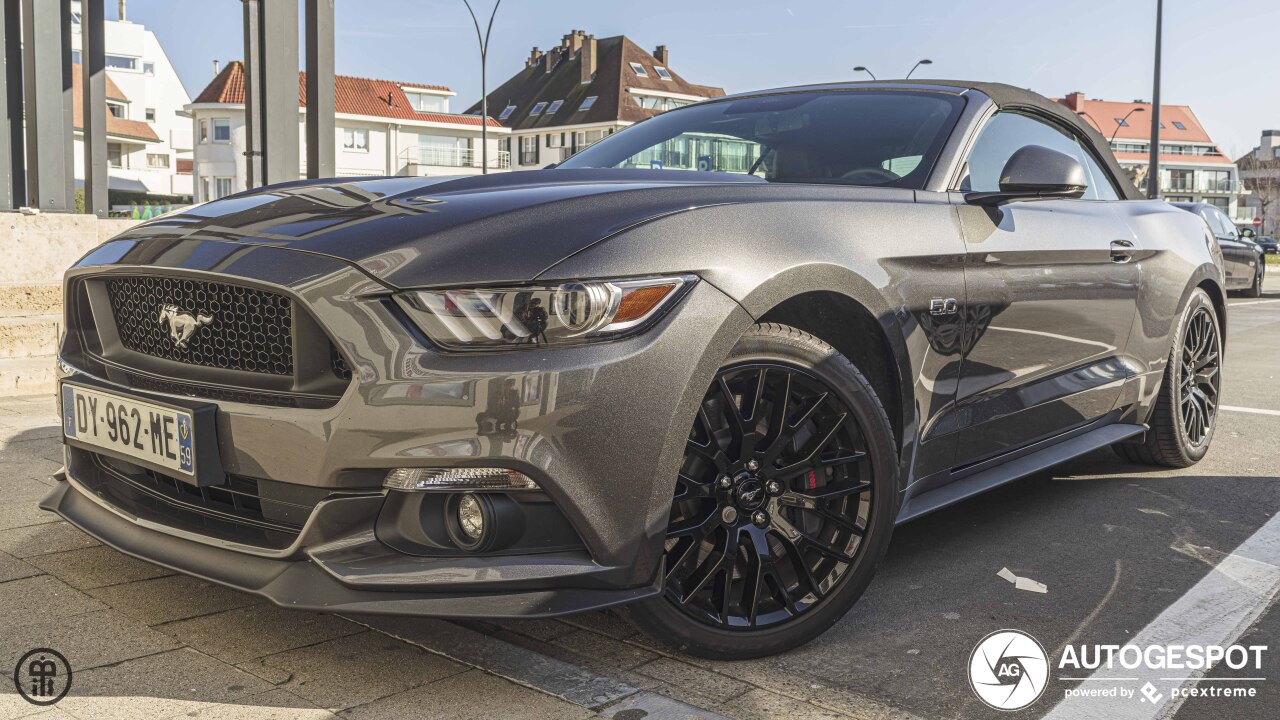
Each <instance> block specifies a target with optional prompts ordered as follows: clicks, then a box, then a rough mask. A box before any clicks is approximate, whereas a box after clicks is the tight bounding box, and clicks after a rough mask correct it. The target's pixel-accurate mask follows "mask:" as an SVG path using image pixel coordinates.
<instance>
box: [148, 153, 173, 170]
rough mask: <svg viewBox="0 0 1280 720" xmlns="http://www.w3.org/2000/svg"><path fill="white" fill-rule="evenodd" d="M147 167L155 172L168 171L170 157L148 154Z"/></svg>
mask: <svg viewBox="0 0 1280 720" xmlns="http://www.w3.org/2000/svg"><path fill="white" fill-rule="evenodd" d="M147 167H149V168H151V169H153V170H168V169H169V155H168V154H167V153H147Z"/></svg>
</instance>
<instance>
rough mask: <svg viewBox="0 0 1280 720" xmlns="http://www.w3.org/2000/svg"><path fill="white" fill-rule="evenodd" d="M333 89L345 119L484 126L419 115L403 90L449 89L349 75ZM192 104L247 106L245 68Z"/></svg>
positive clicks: (230, 67) (301, 94)
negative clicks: (376, 118) (361, 116)
mask: <svg viewBox="0 0 1280 720" xmlns="http://www.w3.org/2000/svg"><path fill="white" fill-rule="evenodd" d="M333 85H334V105H335V108H336V110H337V111H338V112H339V113H342V114H344V115H369V116H373V117H384V118H393V119H396V120H421V121H426V122H439V123H450V124H454V125H477V126H478V125H479V124H480V118H479V117H476V116H472V115H453V114H448V113H427V112H418V111H416V110H414V109H413V106H412V105H410V104H409V98H408V97H407V96H406V95H405V94H404V90H402V89H401V88H402V87H407V88H422V89H424V90H440V91H443V92H449V88H447V87H444V86H443V85H427V84H424V83H401V82H395V81H392V80H377V79H373V78H359V77H351V76H348V75H335V76H334V78H333ZM192 102H193V103H223V104H229V105H243V104H244V64H243V63H241V62H240V61H239V60H233V61H231V62H229V63H227V66H226V67H225V68H223V69H222V72H220V73H218V76H217V77H215V78H214V79H213V82H211V83H209V85H208V86H207V87H205V89H204V90H202V91H201V92H200V94H199V95H198V96H197V97H196V99H195V100H193V101H192ZM298 104H299V105H301V106H302V107H306V105H307V74H306V73H305V72H299V73H298ZM489 126H490V127H502V123H499V122H498V121H497V120H494V119H493V118H489Z"/></svg>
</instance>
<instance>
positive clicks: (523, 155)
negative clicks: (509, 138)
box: [520, 135, 538, 165]
mask: <svg viewBox="0 0 1280 720" xmlns="http://www.w3.org/2000/svg"><path fill="white" fill-rule="evenodd" d="M520 164H521V165H537V164H538V136H537V135H522V136H520Z"/></svg>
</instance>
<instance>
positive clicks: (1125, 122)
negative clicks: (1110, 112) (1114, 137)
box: [1116, 118, 1129, 127]
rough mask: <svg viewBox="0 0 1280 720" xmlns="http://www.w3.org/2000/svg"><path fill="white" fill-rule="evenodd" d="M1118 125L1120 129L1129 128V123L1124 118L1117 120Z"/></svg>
mask: <svg viewBox="0 0 1280 720" xmlns="http://www.w3.org/2000/svg"><path fill="white" fill-rule="evenodd" d="M1116 124H1117V125H1119V126H1120V127H1129V121H1128V120H1125V119H1124V118H1116Z"/></svg>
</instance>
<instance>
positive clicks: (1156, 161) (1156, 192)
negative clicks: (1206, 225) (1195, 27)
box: [1147, 0, 1164, 200]
mask: <svg viewBox="0 0 1280 720" xmlns="http://www.w3.org/2000/svg"><path fill="white" fill-rule="evenodd" d="M1163 20H1164V0H1156V62H1155V78H1154V79H1153V82H1152V85H1153V87H1152V90H1151V154H1150V156H1149V159H1148V160H1147V197H1149V198H1151V199H1152V200H1155V199H1156V198H1159V197H1160V35H1161V29H1160V26H1161V24H1162V22H1163Z"/></svg>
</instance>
